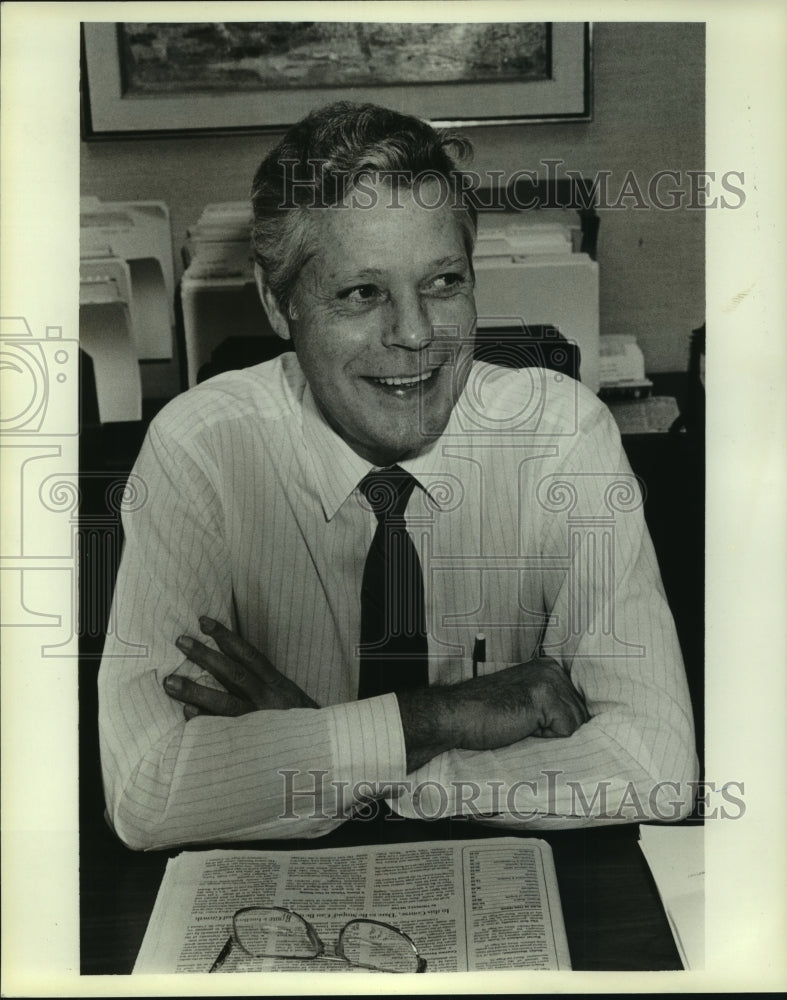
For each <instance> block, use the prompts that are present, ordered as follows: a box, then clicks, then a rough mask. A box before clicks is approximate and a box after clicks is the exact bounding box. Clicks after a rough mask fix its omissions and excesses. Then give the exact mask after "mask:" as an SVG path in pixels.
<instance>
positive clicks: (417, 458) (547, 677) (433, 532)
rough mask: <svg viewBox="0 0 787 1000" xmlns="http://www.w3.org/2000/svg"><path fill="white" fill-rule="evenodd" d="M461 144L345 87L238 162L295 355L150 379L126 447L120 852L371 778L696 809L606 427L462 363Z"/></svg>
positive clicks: (347, 802) (118, 719)
mask: <svg viewBox="0 0 787 1000" xmlns="http://www.w3.org/2000/svg"><path fill="white" fill-rule="evenodd" d="M466 145H467V144H466V143H464V142H463V141H462V140H459V139H457V138H456V137H452V136H450V135H446V134H442V133H438V132H436V131H435V130H433V129H432V128H431V127H429V126H428V125H426V124H424V123H423V122H421V121H419V120H417V119H414V118H410V117H407V116H403V115H399V114H397V113H395V112H392V111H388V110H386V109H383V108H378V107H374V106H371V105H353V104H347V103H341V104H337V105H332V106H329V107H327V108H323V109H321V110H319V111H317V112H314V113H313V114H312V115H310V116H308V117H307V118H306V119H304V120H303V121H302V122H299V123H298V124H297V125H295V126H293V128H292V129H290V131H289V132H288V133H287V134H286V135H285V137H284V138H283V140H282V141H281V143H280V144H279V145H278V146H277V147H276V148H275V149H274V150H273V151H272V152H271V153H270V154H269V155H268V156H267V157H266V159H265V160H264V161H263V163H262V164H261V166H260V168H259V170H258V172H257V174H256V176H255V179H254V185H253V191H252V201H253V206H254V218H255V223H254V233H253V239H254V248H255V255H256V265H255V270H256V279H257V283H258V286H259V291H260V295H261V297H262V300H263V303H264V306H265V309H266V311H267V314H268V316H269V319H270V322H271V325H272V327H273V329H274V331H275V332H276V333H277V334H278V335H279V336H281V337H284V338H289V339H291V340H292V343H293V346H294V348H295V350H294V352H287V353H286V354H284V355H282V356H281V357H279V358H278V359H276V360H275V361H272V362H268V363H266V364H263V365H259V366H257V367H255V368H251V369H247V370H244V371H239V372H232V373H227V374H225V375H222V376H219V377H217V378H215V379H212V380H210V381H209V382H207V383H205V384H203V385H201V386H199V387H197V388H196V389H193V390H191V391H189V392H187V393H184V394H183V395H182V396H180V397H178V398H177V399H175V400H174V401H173V402H172V403H170V404H169V406H168V407H167V408H166V409H165V410H164V411H163V412H162V413H161V414H160V415H159V417H157V418H156V420H155V421H154V422H153V424H152V425H151V427H150V430H149V433H148V436H147V438H146V441H145V444H144V446H143V449H142V452H141V454H140V456H139V459H138V462H137V465H136V466H135V470H134V471H135V474H136V475H137V476H138V477H140V478H141V479H142V480H143V482H144V483H145V485H146V487H147V491H148V496H147V501H146V502H145V503H144V504H142V505H139V506H137V508H136V509H134V510H128V511H127V512H126V513H125V515H124V528H125V532H126V548H125V551H124V556H123V561H122V565H121V568H120V572H119V576H118V583H117V590H116V595H115V611H114V619H113V620H114V621H115V622H116V623H117V624H116V628H115V629H114V631H113V633H112V634H111V635H110V636H109V637H108V639H107V644H106V648H105V655H104V660H103V663H102V668H101V672H100V677H99V685H100V734H101V748H102V765H103V773H104V781H105V791H106V796H107V805H108V814H109V816H110V818H111V821H112V823H113V825H114V828H115V830H116V832H117V833H118V835H119V836H120V837H121V838H122V839H123V840H124V842H125V843H127V844H128V845H129V846H131V847H134V848H151V847H164V846H169V845H172V844H178V843H186V842H206V841H227V840H242V839H246V840H248V839H257V838H263V837H300V836H319V835H321V834H323V833H326V832H328V831H329V830H331V829H333V828H335V827H336V826H338V825H339V824H341V823H342V822H343V821H344V820H345V819H346V818H347V817H348V816H350V815H352V814H353V812H354V811H355V810H357V808H358V807H360V806H363V805H364V804H368V802H369V800H370V799H371V800H381V799H385V800H386V801H387V802H388V804H389V805H390V806H391V807H392V808H393V809H394V810H395V812H396V813H398V814H400V815H403V816H409V817H416V818H434V817H437V816H445V815H467V816H472V817H474V818H477V819H480V820H482V821H484V822H486V823H491V824H498V825H502V826H508V827H536V828H537V827H547V826H567V825H576V824H580V825H584V824H588V823H598V822H607V823H608V822H623V821H628V820H636V819H644V818H649V817H655V818H657V819H665V820H669V819H673V820H674V819H678V818H679V817H681V816H683V815H685V814H686V812H687V811H688V810H689V809H690V807H691V800H692V794H691V781H692V779H694V778H696V770H695V769H696V755H695V752H694V744H693V738H694V737H693V729H692V723H691V710H690V706H689V701H688V693H687V686H686V680H685V675H684V671H683V666H682V661H681V657H680V651H679V648H678V644H677V638H676V635H675V630H674V626H673V624H672V619H671V616H670V613H669V610H668V608H667V605H666V601H665V599H664V593H663V590H662V587H661V582H660V579H659V574H658V569H657V566H656V561H655V557H654V554H653V548H652V545H651V543H650V539H649V537H648V535H647V531H646V529H645V525H644V521H643V518H642V510H641V497H640V494H639V492H638V490H637V488H636V485H635V483H634V480H633V476H632V475H631V472H630V469H629V467H628V464H627V463H626V460H625V458H624V456H623V453H622V450H621V446H620V438H619V435H618V434H617V431H616V429H615V426H614V423H613V421H612V420H611V418H610V417H609V414H608V413H607V411H606V409H605V408H604V407H603V406H602V405H601V404H600V403H599V402H598V401H597V400H596V399H595V397H594V396H593V395H592V394H591V393H589V392H587V391H586V390H584V389H583V388H582V387H581V386H580V385H579V384H578V383H576V382H574V381H573V380H571V379H565V378H563V377H562V376H560V375H557V374H556V373H554V372H549V371H547V370H546V369H538V368H536V369H529V370H525V371H513V370H509V369H502V368H497V367H495V366H491V365H487V364H482V363H478V362H474V361H473V337H474V327H475V319H476V316H475V304H474V294H473V289H474V273H473V266H472V249H473V241H474V237H475V221H476V220H475V211H474V209H473V207H472V205H471V204H470V202H469V201H468V199H467V196H466V188H467V185H466V183H465V180H466V178H464V177H463V175H462V174H461V172H460V171H459V170H458V169H457V167H456V165H455V162H454V159H453V158H452V157H453V156H456V155H460V154H464V152H465V151H466ZM525 318H526V317H525ZM229 332H231V331H228V333H229ZM479 632H482V633H483V634H484V647H485V648H484V653H483V655H480V647H479V646H478V645H477V639H476V637H477V634H478V633H479ZM198 634H199V635H200V638H197V635H198Z"/></svg>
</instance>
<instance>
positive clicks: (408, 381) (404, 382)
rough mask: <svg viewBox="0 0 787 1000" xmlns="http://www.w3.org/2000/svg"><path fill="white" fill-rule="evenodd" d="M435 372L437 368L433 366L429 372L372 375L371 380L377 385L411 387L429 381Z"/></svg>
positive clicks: (400, 387)
mask: <svg viewBox="0 0 787 1000" xmlns="http://www.w3.org/2000/svg"><path fill="white" fill-rule="evenodd" d="M434 373H435V369H434V368H432V369H431V370H430V371H428V372H422V373H421V374H420V375H384V376H379V377H378V376H370V377H369V380H370V381H371V382H374V383H376V384H377V385H385V386H391V387H395V388H397V389H410V388H412V387H413V386H416V385H418V384H419V383H421V382H426V381H428V380H429V379H430V378H431V377H432V376H433V375H434Z"/></svg>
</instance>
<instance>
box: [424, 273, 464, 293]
mask: <svg viewBox="0 0 787 1000" xmlns="http://www.w3.org/2000/svg"><path fill="white" fill-rule="evenodd" d="M465 280H466V279H465V276H464V275H463V274H458V273H455V272H453V271H452V272H449V273H447V274H438V275H437V277H436V278H433V279H432V281H431V282H430V288H431V289H432V290H433V291H435V292H453V291H456V290H457V289H459V288H460V287H461V286H462V285H463V284H464V283H465Z"/></svg>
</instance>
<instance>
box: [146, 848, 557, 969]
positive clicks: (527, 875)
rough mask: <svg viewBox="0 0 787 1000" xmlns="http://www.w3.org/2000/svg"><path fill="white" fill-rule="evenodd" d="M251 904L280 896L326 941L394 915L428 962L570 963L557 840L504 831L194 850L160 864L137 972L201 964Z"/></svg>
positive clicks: (233, 960)
mask: <svg viewBox="0 0 787 1000" xmlns="http://www.w3.org/2000/svg"><path fill="white" fill-rule="evenodd" d="M246 906H281V907H287V908H288V909H290V910H294V911H296V912H297V913H299V914H300V915H301V916H303V917H305V918H306V920H308V921H309V922H310V923H311V924H313V926H314V928H315V929H316V931H317V933H318V934H319V936H320V938H322V940H323V941H324V942H325V943H326V945H327V951H329V952H330V951H331V950H332V947H333V945H334V943H335V942H336V939H337V937H338V935H339V932H340V930H341V928H342V927H343V925H344V924H345V923H346V922H347V921H348V920H352V919H353V918H357V917H366V918H372V919H376V920H380V921H384V922H386V923H388V924H392V925H395V926H396V927H398V928H399V929H400V930H402V931H404V932H405V933H406V934H407V935H409V936H410V938H411V939H412V941H413V942H414V943H415V945H416V946H417V949H418V951H419V953H420V955H421V956H422V957H423V958H425V959H426V962H427V967H426V971H427V972H457V971H460V972H461V971H476V970H488V969H570V968H571V965H570V960H569V952H568V944H567V941H566V933H565V928H564V926H563V914H562V911H561V907H560V897H559V894H558V887H557V880H556V877H555V867H554V862H553V860H552V851H551V849H550V847H549V845H548V844H547V843H546V842H544V841H542V840H534V839H520V838H515V837H505V838H500V839H494V838H492V839H488V840H486V839H484V840H457V841H435V842H432V843H429V842H427V843H416V844H392V845H385V846H381V847H352V848H331V849H328V850H314V851H312V850H309V851H298V852H290V851H230V850H215V851H194V852H184V853H182V854H180V855H178V857H176V858H173V859H172V860H170V861H169V862H168V864H167V869H166V872H165V873H164V878H163V880H162V883H161V888H160V889H159V893H158V897H157V899H156V903H155V906H154V907H153V912H152V914H151V917H150V922H149V924H148V928H147V931H146V933H145V938H144V941H143V942H142V947H141V949H140V953H139V956H138V958H137V962H136V965H135V966H134V972H135V973H137V972H139V973H162V972H163V973H167V972H175V973H196V972H208V971H209V970H210V969H211V966H212V965H213V962H214V960H215V959H216V958H217V956H218V955H219V953H220V952H221V951H222V948H223V947H224V946H225V944H226V942H227V939H228V937H229V935H230V930H231V926H232V916H233V914H234V913H235V911H236V910H238V909H240V908H241V907H246ZM241 971H243V972H256V971H299V972H302V971H313V972H323V971H326V972H334V971H336V972H346V971H351V970H350V968H349V967H348V966H347V965H346V964H344V963H342V962H336V961H326V960H324V959H314V960H310V961H307V960H303V959H291V958H286V959H250V958H248V957H245V956H243V953H242V952H241V951H240V949H238V948H235V949H234V952H233V954H232V955H231V956H230V959H229V960H228V961H227V962H226V963H224V964H223V965H222V966H221V972H241Z"/></svg>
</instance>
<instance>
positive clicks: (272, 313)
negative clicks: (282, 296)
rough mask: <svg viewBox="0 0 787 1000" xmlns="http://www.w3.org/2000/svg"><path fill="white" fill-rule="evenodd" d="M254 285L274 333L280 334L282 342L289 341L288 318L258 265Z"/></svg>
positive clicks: (255, 265) (255, 269)
mask: <svg viewBox="0 0 787 1000" xmlns="http://www.w3.org/2000/svg"><path fill="white" fill-rule="evenodd" d="M254 283H255V284H256V286H257V291H258V292H259V295H260V299H261V300H262V306H263V308H264V310H265V315H266V316H267V317H268V322H269V323H270V325H271V326H272V327H273V332H274V333H276V334H278V335H279V336H280V337H281V338H282V340H289V339H290V324H289V323H288V322H287V318H286V317H285V315H284V313H283V312H282V311H281V309H280V308H279V303H278V302H277V301H276V298H275V296H274V295H273V292H271V290H270V287H269V286H268V282H267V281H266V280H265V272H264V271H263V270H262V268H261V267H260V265H259V264H257V263H255V264H254Z"/></svg>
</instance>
